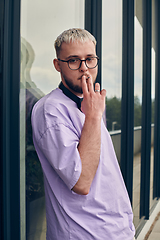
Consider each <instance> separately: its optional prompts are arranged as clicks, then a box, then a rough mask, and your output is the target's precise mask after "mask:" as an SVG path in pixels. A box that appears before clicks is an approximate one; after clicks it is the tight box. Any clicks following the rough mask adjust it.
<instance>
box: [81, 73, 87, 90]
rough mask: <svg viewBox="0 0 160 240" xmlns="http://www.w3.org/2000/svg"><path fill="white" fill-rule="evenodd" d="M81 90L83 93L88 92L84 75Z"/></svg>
mask: <svg viewBox="0 0 160 240" xmlns="http://www.w3.org/2000/svg"><path fill="white" fill-rule="evenodd" d="M82 92H83V94H85V93H88V86H87V77H86V76H82Z"/></svg>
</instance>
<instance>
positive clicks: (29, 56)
mask: <svg viewBox="0 0 160 240" xmlns="http://www.w3.org/2000/svg"><path fill="white" fill-rule="evenodd" d="M159 12H160V1H158V0H152V1H151V0H76V1H75V0H67V1H66V0H59V1H56V0H46V1H38V0H32V1H31V0H28V1H26V0H21V1H20V0H14V1H11V0H0V113H1V114H0V239H2V240H12V239H13V240H15V239H16V240H45V233H46V219H45V198H44V188H43V174H42V170H41V166H40V163H39V161H38V158H37V155H36V152H35V149H34V146H33V142H32V130H31V119H30V117H31V111H32V108H33V105H34V104H35V103H36V102H37V101H38V100H39V99H40V98H41V97H42V96H44V95H45V94H47V93H49V92H50V91H51V90H52V89H54V88H56V87H57V86H58V84H59V82H60V77H59V75H58V73H57V72H56V70H55V69H54V67H53V59H54V58H55V50H54V47H53V45H54V40H55V38H56V37H57V36H58V35H59V34H60V33H61V32H62V31H63V30H65V29H68V28H72V27H80V28H85V29H87V30H89V31H90V32H91V33H92V34H93V35H94V36H95V37H96V39H97V42H98V44H97V55H98V56H99V58H100V64H99V73H98V77H97V81H98V82H99V83H100V84H101V86H102V88H105V89H106V90H107V96H106V112H105V115H104V120H105V121H106V126H107V128H108V130H109V132H110V135H111V137H112V140H113V144H114V148H115V151H116V155H117V159H118V162H119V165H120V168H121V171H122V174H123V177H124V180H125V184H126V187H127V190H128V193H129V197H130V200H131V203H132V208H133V213H134V225H135V227H136V239H138V240H141V239H143V238H144V236H145V234H146V233H147V231H148V230H149V227H150V226H151V225H152V223H153V221H154V219H155V217H156V215H157V213H158V212H159V211H160V201H159V198H160V111H159V109H160V94H158V93H159V92H160V67H159V66H160V59H159V58H160V15H159V14H158V13H159ZM39 121H40V120H39Z"/></svg>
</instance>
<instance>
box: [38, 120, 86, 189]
mask: <svg viewBox="0 0 160 240" xmlns="http://www.w3.org/2000/svg"><path fill="white" fill-rule="evenodd" d="M78 143H79V137H78V136H77V134H76V133H75V132H74V130H73V129H72V128H71V127H70V126H68V125H67V124H64V123H59V124H55V125H54V126H51V127H49V128H48V129H47V130H46V132H45V133H44V134H43V136H42V137H41V139H40V140H39V143H38V145H39V148H40V149H41V151H42V153H43V156H44V157H45V159H46V161H48V162H49V163H50V165H51V166H52V167H53V168H54V170H55V171H56V173H57V174H58V175H59V177H60V178H61V179H62V180H63V181H64V182H65V184H66V185H67V186H68V188H69V189H72V188H73V187H74V185H75V184H76V182H77V181H78V179H79V177H80V174H81V170H82V165H81V159H80V155H79V151H78V148H77V146H78Z"/></svg>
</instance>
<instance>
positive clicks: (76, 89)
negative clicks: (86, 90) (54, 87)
mask: <svg viewBox="0 0 160 240" xmlns="http://www.w3.org/2000/svg"><path fill="white" fill-rule="evenodd" d="M63 78H64V81H65V83H66V84H67V86H68V87H69V88H70V89H71V90H72V91H74V92H75V93H78V94H83V91H82V87H80V86H78V85H75V84H74V83H73V82H72V81H71V80H69V79H67V78H66V77H64V76H63ZM79 81H80V80H79Z"/></svg>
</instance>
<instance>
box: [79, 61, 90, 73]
mask: <svg viewBox="0 0 160 240" xmlns="http://www.w3.org/2000/svg"><path fill="white" fill-rule="evenodd" d="M79 70H80V71H83V72H84V71H87V70H88V67H87V66H86V63H85V61H84V60H83V61H82V62H81V66H80V68H79Z"/></svg>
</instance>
